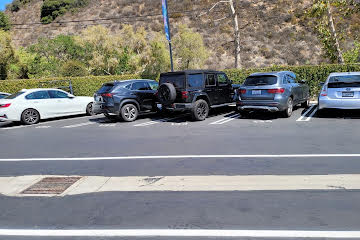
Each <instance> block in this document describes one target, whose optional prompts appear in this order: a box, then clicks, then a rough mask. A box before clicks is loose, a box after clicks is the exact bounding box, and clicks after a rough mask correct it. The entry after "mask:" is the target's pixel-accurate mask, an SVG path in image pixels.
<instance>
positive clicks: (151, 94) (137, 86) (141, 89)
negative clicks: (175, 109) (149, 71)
mask: <svg viewBox="0 0 360 240" xmlns="http://www.w3.org/2000/svg"><path fill="white" fill-rule="evenodd" d="M131 90H132V94H133V95H136V99H137V101H138V102H139V104H140V108H141V111H146V110H152V109H153V106H154V104H155V93H156V91H155V90H152V89H151V87H150V85H149V83H147V82H145V81H141V82H134V83H133V84H132V86H131Z"/></svg>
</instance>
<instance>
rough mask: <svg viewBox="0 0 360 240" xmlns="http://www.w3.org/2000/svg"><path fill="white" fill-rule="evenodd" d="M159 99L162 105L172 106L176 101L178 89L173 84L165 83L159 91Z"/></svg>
mask: <svg viewBox="0 0 360 240" xmlns="http://www.w3.org/2000/svg"><path fill="white" fill-rule="evenodd" d="M158 98H159V101H160V103H161V104H163V105H170V104H172V103H174V101H175V99H176V89H175V86H174V85H173V84H171V83H163V84H161V85H160V87H159V90H158Z"/></svg>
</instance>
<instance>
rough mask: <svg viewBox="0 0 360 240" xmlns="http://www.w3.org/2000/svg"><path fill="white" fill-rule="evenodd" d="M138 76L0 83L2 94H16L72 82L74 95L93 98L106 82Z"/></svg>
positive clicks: (7, 81)
mask: <svg viewBox="0 0 360 240" xmlns="http://www.w3.org/2000/svg"><path fill="white" fill-rule="evenodd" d="M137 78H140V77H139V76H138V75H135V74H134V75H119V76H115V75H112V76H96V77H94V76H87V77H69V78H47V79H26V80H4V81H0V92H8V93H15V92H18V91H19V90H21V89H31V88H38V87H39V84H40V82H44V81H53V80H71V82H72V85H73V89H74V94H75V95H77V96H93V94H94V93H95V92H96V91H97V90H98V89H99V88H100V87H101V85H102V84H104V83H106V82H111V81H114V80H119V81H121V80H126V79H137Z"/></svg>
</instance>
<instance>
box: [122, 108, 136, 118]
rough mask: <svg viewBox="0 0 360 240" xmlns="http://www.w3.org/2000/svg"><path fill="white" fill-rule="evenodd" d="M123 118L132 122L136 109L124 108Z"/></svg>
mask: <svg viewBox="0 0 360 240" xmlns="http://www.w3.org/2000/svg"><path fill="white" fill-rule="evenodd" d="M124 116H125V117H126V119H128V120H133V119H135V117H136V109H135V107H126V108H125V111H124Z"/></svg>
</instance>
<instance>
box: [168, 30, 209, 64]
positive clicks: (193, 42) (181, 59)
mask: <svg viewBox="0 0 360 240" xmlns="http://www.w3.org/2000/svg"><path fill="white" fill-rule="evenodd" d="M173 42H174V55H175V57H176V58H177V64H178V66H177V68H178V69H181V70H185V69H190V68H195V69H196V68H202V67H203V66H204V63H205V61H206V59H207V58H208V53H207V50H206V48H205V45H204V40H203V38H202V36H201V35H200V34H199V33H195V32H193V31H192V30H191V29H189V28H188V27H187V26H186V25H180V26H179V32H178V34H177V35H176V36H175V37H174V39H173Z"/></svg>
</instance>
